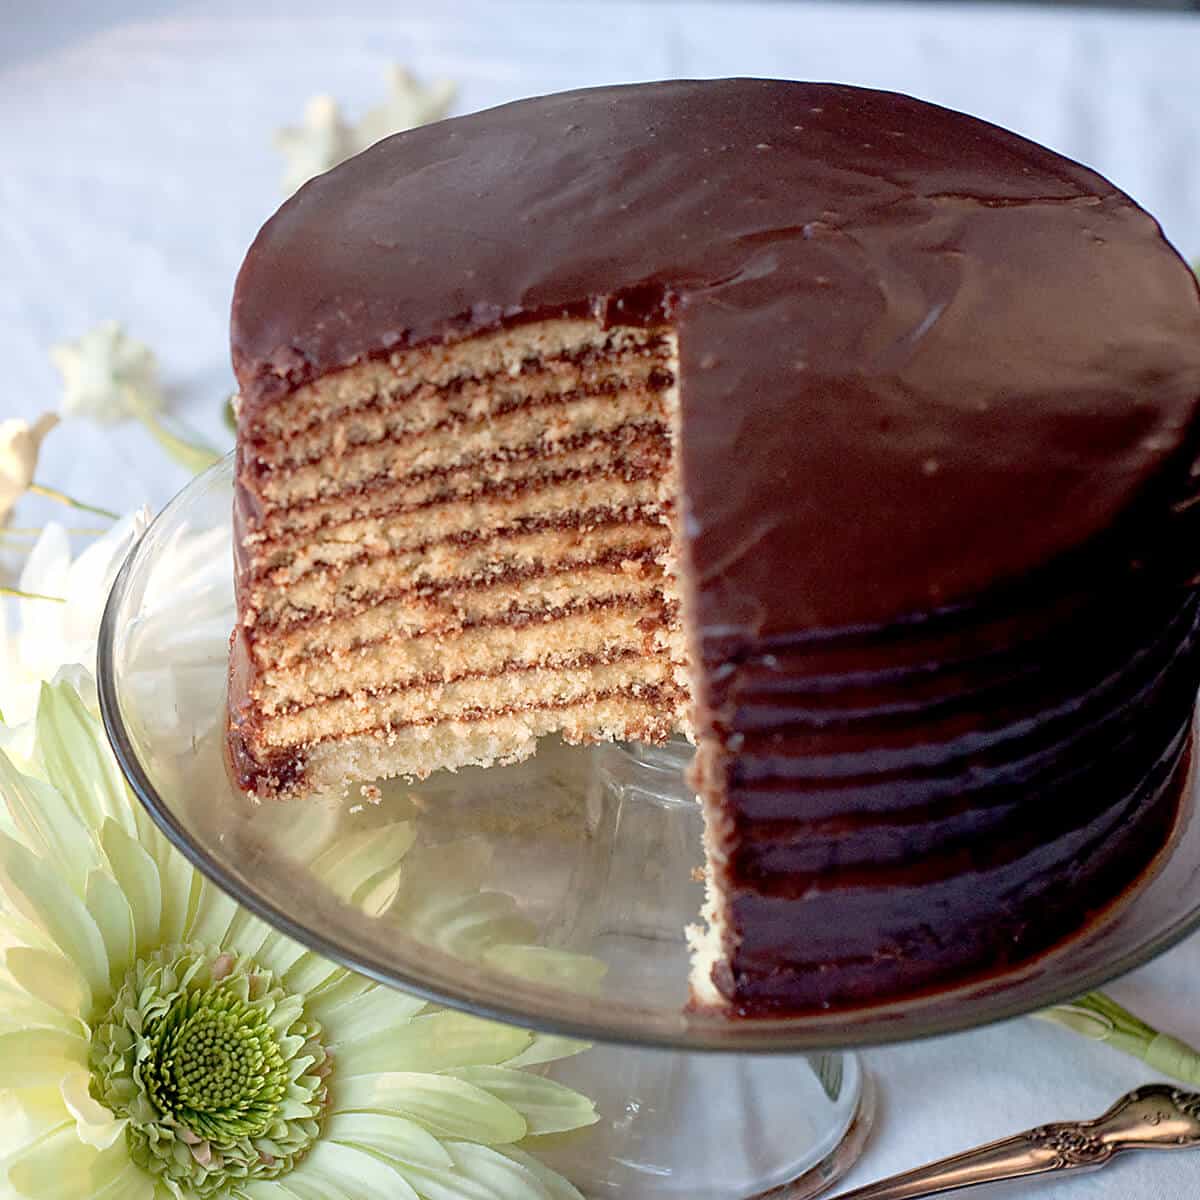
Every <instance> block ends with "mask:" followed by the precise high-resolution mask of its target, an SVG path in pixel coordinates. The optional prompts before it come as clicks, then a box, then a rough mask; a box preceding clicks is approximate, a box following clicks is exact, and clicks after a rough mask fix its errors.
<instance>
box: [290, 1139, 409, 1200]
mask: <svg viewBox="0 0 1200 1200" xmlns="http://www.w3.org/2000/svg"><path fill="white" fill-rule="evenodd" d="M295 1176H296V1178H298V1179H303V1180H304V1182H306V1183H309V1182H312V1183H319V1184H321V1185H322V1186H325V1187H337V1186H338V1185H339V1184H342V1183H345V1182H348V1181H350V1180H353V1181H354V1189H355V1195H356V1196H378V1197H380V1198H381V1200H384V1198H386V1200H418V1196H417V1193H416V1192H415V1191H414V1190H413V1188H412V1186H411V1185H410V1184H409V1183H408V1181H407V1180H406V1179H405V1178H404V1176H403V1175H401V1174H400V1173H399V1172H398V1171H397V1170H396V1168H395V1167H394V1166H392V1165H391V1164H389V1163H386V1162H384V1161H383V1160H382V1159H380V1158H376V1157H375V1155H373V1154H369V1153H368V1152H367V1151H365V1150H356V1149H355V1148H354V1147H353V1146H343V1145H341V1144H340V1143H338V1142H327V1141H321V1142H318V1143H317V1144H316V1145H315V1146H314V1147H313V1148H312V1149H311V1150H310V1151H309V1152H308V1154H307V1155H306V1156H305V1157H304V1159H303V1160H302V1161H301V1163H300V1165H299V1166H298V1167H297V1169H296V1171H295ZM289 1178H290V1177H289Z"/></svg>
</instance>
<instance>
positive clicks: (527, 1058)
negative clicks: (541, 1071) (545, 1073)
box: [504, 1033, 592, 1067]
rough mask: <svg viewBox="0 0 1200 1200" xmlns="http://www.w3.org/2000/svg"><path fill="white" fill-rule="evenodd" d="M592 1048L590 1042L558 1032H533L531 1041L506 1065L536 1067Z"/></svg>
mask: <svg viewBox="0 0 1200 1200" xmlns="http://www.w3.org/2000/svg"><path fill="white" fill-rule="evenodd" d="M591 1048H592V1043H591V1042H581V1041H580V1040H579V1039H578V1038H569V1037H563V1036H562V1035H561V1034H558V1033H535V1034H534V1035H533V1041H532V1042H530V1043H529V1047H528V1049H526V1050H522V1051H521V1053H520V1054H518V1055H517V1057H516V1058H510V1059H509V1060H508V1061H507V1062H506V1063H505V1064H504V1065H505V1066H506V1067H536V1066H540V1065H541V1064H542V1063H548V1062H557V1061H558V1059H560V1058H571V1057H572V1056H573V1055H576V1054H582V1053H583V1052H584V1051H585V1050H590V1049H591Z"/></svg>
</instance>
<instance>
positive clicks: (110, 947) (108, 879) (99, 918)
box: [84, 871, 135, 970]
mask: <svg viewBox="0 0 1200 1200" xmlns="http://www.w3.org/2000/svg"><path fill="white" fill-rule="evenodd" d="M84 903H85V904H86V905H87V910H88V912H89V913H91V916H92V920H93V921H95V922H96V928H97V929H99V930H100V936H101V937H102V938H103V939H104V948H105V950H106V951H107V952H108V962H109V967H110V970H111V969H114V968H115V969H117V970H123V969H127V968H128V967H129V966H130V965H132V963H133V960H134V944H135V943H134V937H135V933H134V926H133V912H132V911H131V910H130V907H129V901H128V900H126V899H125V893H124V892H123V891H121V889H120V887H119V886H118V884H117V881H116V880H115V879H113V877H112V876H111V875H110V874H109V873H108V872H107V871H92V872H90V873H89V874H88V878H87V890H86V892H85V893H84Z"/></svg>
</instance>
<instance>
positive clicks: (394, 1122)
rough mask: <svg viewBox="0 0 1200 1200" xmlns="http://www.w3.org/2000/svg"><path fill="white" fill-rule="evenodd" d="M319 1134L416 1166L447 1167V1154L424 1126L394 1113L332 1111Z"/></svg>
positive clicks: (333, 1140)
mask: <svg viewBox="0 0 1200 1200" xmlns="http://www.w3.org/2000/svg"><path fill="white" fill-rule="evenodd" d="M321 1136H322V1137H324V1138H327V1139H328V1140H329V1141H331V1142H345V1143H346V1144H347V1145H350V1146H360V1147H363V1148H364V1149H367V1150H374V1151H375V1152H376V1153H377V1154H382V1155H383V1156H384V1157H385V1158H395V1159H399V1160H400V1161H401V1162H406V1163H415V1164H416V1165H417V1166H419V1167H449V1166H451V1165H452V1161H451V1158H450V1155H449V1154H448V1153H447V1152H446V1149H445V1147H444V1146H443V1145H442V1143H441V1142H440V1141H438V1139H437V1138H435V1137H434V1136H433V1134H432V1133H430V1132H429V1131H428V1130H427V1129H422V1128H421V1126H420V1125H418V1124H417V1123H416V1122H415V1121H410V1120H408V1118H407V1117H398V1116H396V1114H395V1113H380V1112H352V1113H335V1114H334V1115H333V1116H332V1117H330V1118H329V1119H328V1120H327V1121H326V1122H325V1127H324V1129H323V1130H322V1133H321Z"/></svg>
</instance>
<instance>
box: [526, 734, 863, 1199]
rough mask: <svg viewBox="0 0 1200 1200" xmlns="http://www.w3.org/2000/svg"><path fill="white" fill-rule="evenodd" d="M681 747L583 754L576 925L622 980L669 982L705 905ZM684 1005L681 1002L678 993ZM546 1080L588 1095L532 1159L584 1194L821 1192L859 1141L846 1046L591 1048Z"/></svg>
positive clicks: (579, 937) (677, 976) (857, 1099)
mask: <svg viewBox="0 0 1200 1200" xmlns="http://www.w3.org/2000/svg"><path fill="white" fill-rule="evenodd" d="M691 753H692V750H691V747H690V746H688V745H687V743H685V742H682V741H678V742H672V743H670V744H668V745H667V746H663V747H652V746H602V747H600V748H598V749H597V750H595V751H593V752H592V753H591V754H590V755H589V759H590V764H591V777H590V779H589V781H588V787H587V806H586V820H587V825H588V828H589V829H590V830H591V834H592V838H593V839H594V841H595V843H596V845H597V846H598V847H603V852H602V853H598V854H596V855H594V856H592V857H590V858H589V859H588V860H587V864H588V870H587V872H586V874H584V875H583V876H581V877H580V878H579V879H578V880H577V886H579V887H581V888H583V889H585V890H586V891H587V893H588V894H590V895H591V896H593V897H595V901H594V902H593V903H592V904H589V905H588V906H587V908H586V909H585V910H584V913H585V914H586V915H585V917H584V920H585V923H586V928H580V927H576V928H575V929H574V930H572V932H571V935H570V939H569V940H570V941H571V942H572V943H573V944H586V945H587V946H589V947H590V950H591V953H592V954H594V955H596V956H597V957H598V958H600V959H601V960H602V961H603V962H604V963H605V964H606V966H607V968H608V969H607V972H606V983H607V984H608V985H609V986H610V987H616V988H619V989H620V988H626V989H627V988H639V987H640V988H643V989H644V988H645V987H646V986H647V981H648V980H651V979H653V980H654V981H655V982H654V983H653V985H652V986H653V987H654V989H655V990H656V991H657V992H661V993H662V994H664V995H665V994H669V992H671V991H672V990H679V988H680V983H681V981H682V980H683V979H685V978H686V977H687V971H688V953H687V947H686V943H685V941H684V938H683V930H684V929H685V927H686V926H687V925H688V924H690V923H692V922H694V921H695V920H696V919H697V917H696V914H697V913H698V912H699V909H700V904H701V902H702V898H703V897H702V891H703V889H702V885H701V884H699V883H698V882H697V879H698V877H699V866H700V860H701V854H700V846H701V835H702V822H701V816H700V807H699V804H698V802H697V799H696V797H695V796H694V795H693V794H692V793H691V791H690V790H689V789H688V788H687V787H686V786H685V783H684V768H685V767H686V766H687V764H688V761H689V759H690V757H691ZM680 999H681V1001H682V1000H683V999H684V997H683V995H682V993H681V994H680ZM550 1075H551V1077H552V1078H554V1079H556V1080H558V1081H559V1082H561V1083H565V1084H567V1085H568V1086H570V1087H573V1088H575V1089H577V1090H578V1091H581V1092H583V1093H584V1094H585V1095H587V1096H590V1097H592V1098H593V1099H594V1100H595V1101H596V1105H597V1109H598V1111H599V1112H600V1114H601V1119H600V1122H599V1124H598V1126H596V1127H595V1128H594V1129H592V1130H591V1131H589V1133H588V1134H587V1136H586V1137H584V1138H576V1139H574V1140H573V1144H571V1145H567V1146H564V1147H562V1148H556V1147H548V1148H547V1149H545V1150H543V1151H542V1152H541V1153H542V1157H543V1158H544V1159H545V1160H546V1161H548V1162H550V1163H551V1164H552V1165H555V1166H557V1167H558V1168H559V1169H561V1170H562V1172H563V1173H564V1174H565V1175H567V1176H568V1177H569V1178H570V1179H572V1180H573V1181H574V1182H575V1183H576V1185H577V1186H578V1187H579V1188H580V1189H581V1190H582V1191H583V1192H584V1194H585V1195H587V1196H589V1197H602V1196H620V1197H635V1196H636V1197H646V1198H647V1200H651V1198H655V1200H656V1198H658V1197H664V1198H666V1197H679V1198H681V1200H682V1198H684V1197H686V1198H687V1200H749V1198H750V1197H758V1196H763V1195H766V1194H767V1193H776V1194H783V1193H782V1192H779V1191H777V1189H782V1188H784V1185H788V1186H787V1187H786V1195H787V1197H788V1198H789V1200H805V1198H807V1197H810V1196H816V1195H818V1194H819V1193H820V1192H822V1191H824V1190H825V1189H826V1188H828V1187H829V1186H830V1185H831V1184H832V1183H833V1182H834V1181H835V1180H837V1179H838V1178H839V1177H840V1176H841V1175H842V1174H844V1173H845V1172H846V1171H847V1170H848V1169H849V1167H850V1166H851V1165H852V1164H853V1163H854V1161H855V1160H856V1159H857V1157H858V1155H859V1154H860V1152H861V1150H862V1148H863V1145H864V1144H865V1142H866V1139H867V1135H868V1133H869V1131H870V1127H871V1119H872V1115H873V1107H872V1099H873V1097H872V1094H871V1091H870V1088H869V1086H868V1084H867V1081H866V1078H865V1076H864V1074H863V1071H862V1067H861V1064H860V1061H859V1058H858V1056H857V1055H856V1054H854V1053H850V1052H842V1051H822V1052H814V1053H811V1054H799V1055H792V1054H776V1055H745V1054H721V1053H687V1052H681V1051H678V1050H654V1049H643V1048H638V1047H631V1046H606V1047H603V1048H600V1047H597V1048H596V1049H595V1050H592V1051H591V1052H589V1053H586V1054H581V1055H579V1056H577V1057H575V1058H569V1059H564V1060H562V1061H560V1062H558V1063H555V1064H554V1065H553V1067H552V1068H551V1070H550Z"/></svg>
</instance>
